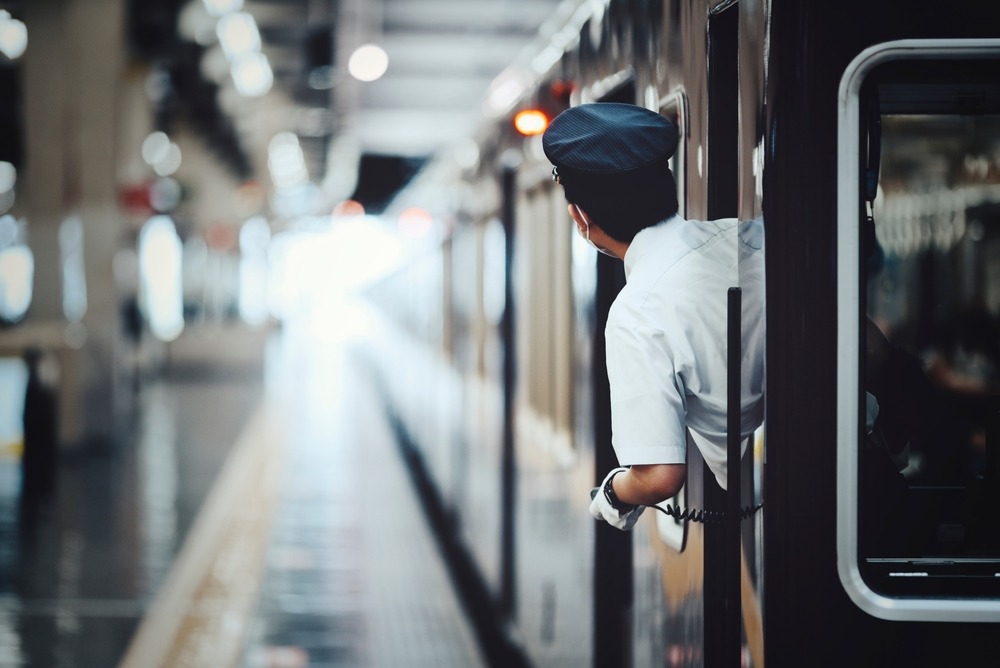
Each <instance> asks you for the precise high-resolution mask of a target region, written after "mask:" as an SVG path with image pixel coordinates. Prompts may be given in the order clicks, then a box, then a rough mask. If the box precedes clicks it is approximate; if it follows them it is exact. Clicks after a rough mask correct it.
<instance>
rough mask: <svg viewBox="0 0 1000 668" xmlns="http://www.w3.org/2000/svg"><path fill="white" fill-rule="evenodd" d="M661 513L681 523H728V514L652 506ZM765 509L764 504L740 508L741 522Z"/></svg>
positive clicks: (699, 509) (668, 505) (677, 507)
mask: <svg viewBox="0 0 1000 668" xmlns="http://www.w3.org/2000/svg"><path fill="white" fill-rule="evenodd" d="M652 507H653V508H656V509H657V510H659V511H660V512H661V513H664V514H666V515H669V516H670V517H673V518H674V519H676V520H679V521H681V522H685V521H686V522H701V523H703V524H721V523H722V522H725V521H726V513H724V512H721V511H717V510H702V509H701V508H681V507H680V506H673V505H670V504H667V505H666V506H652ZM763 507H764V504H763V503H758V504H756V505H752V506H743V507H742V508H740V520H741V521H742V520H745V519H747V518H748V517H750V516H752V515H754V514H755V513H756V512H757V511H758V510H760V509H761V508H763Z"/></svg>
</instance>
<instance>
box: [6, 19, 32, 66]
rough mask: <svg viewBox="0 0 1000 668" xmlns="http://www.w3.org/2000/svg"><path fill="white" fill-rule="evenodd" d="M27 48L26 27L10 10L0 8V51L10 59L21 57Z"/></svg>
mask: <svg viewBox="0 0 1000 668" xmlns="http://www.w3.org/2000/svg"><path fill="white" fill-rule="evenodd" d="M27 48H28V28H27V27H26V26H25V25H24V24H23V23H21V22H20V21H18V20H17V19H15V18H11V15H10V12H7V11H3V10H0V53H3V55H5V56H7V57H8V58H10V59H11V60H16V59H17V58H20V57H21V54H23V53H24V51H25V49H27Z"/></svg>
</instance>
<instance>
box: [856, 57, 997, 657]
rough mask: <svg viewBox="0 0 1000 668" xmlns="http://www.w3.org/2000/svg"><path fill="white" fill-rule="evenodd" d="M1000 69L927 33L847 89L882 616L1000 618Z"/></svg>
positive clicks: (859, 553) (866, 477)
mask: <svg viewBox="0 0 1000 668" xmlns="http://www.w3.org/2000/svg"><path fill="white" fill-rule="evenodd" d="M998 71H1000V41H998V40H934V41H932V40H924V41H915V40H914V41H903V42H890V43H886V44H881V45H877V46H874V47H871V48H870V49H868V50H866V51H865V52H863V53H862V54H861V55H859V56H858V57H857V58H856V59H855V60H854V62H853V63H852V64H851V65H850V66H849V67H848V69H847V71H846V73H845V74H844V78H843V80H842V83H841V89H840V96H839V100H840V108H839V113H840V116H839V135H838V141H839V148H838V160H839V170H838V173H839V179H840V180H839V183H838V201H839V205H838V285H839V290H840V293H839V295H838V362H839V367H838V376H837V387H838V403H837V407H838V420H837V426H838V432H837V475H838V480H837V495H838V498H837V510H838V515H837V552H838V560H837V563H838V569H839V573H840V579H841V583H842V585H843V587H844V589H845V590H846V591H847V593H848V594H849V596H850V597H851V599H852V600H853V601H854V603H855V604H856V605H857V606H859V607H860V608H861V609H863V610H865V611H866V612H867V613H869V614H870V615H872V616H874V617H878V618H882V619H889V620H902V621H943V622H985V621H992V622H997V621H1000V520H998V518H997V513H996V509H997V507H1000V505H998V504H1000V159H998V156H1000V83H998V79H997V76H996V73H997V72H998ZM956 626H960V625H951V628H955V627H956ZM980 628H982V627H980ZM943 632H947V631H943ZM951 651H954V652H955V653H956V654H955V658H954V664H953V665H958V663H961V662H962V660H961V656H962V654H961V651H962V648H961V647H953V648H952V649H951Z"/></svg>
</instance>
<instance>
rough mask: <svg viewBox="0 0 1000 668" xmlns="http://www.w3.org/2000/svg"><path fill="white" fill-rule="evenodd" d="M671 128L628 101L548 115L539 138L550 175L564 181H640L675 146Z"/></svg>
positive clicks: (674, 130)
mask: <svg viewBox="0 0 1000 668" xmlns="http://www.w3.org/2000/svg"><path fill="white" fill-rule="evenodd" d="M677 139H678V138H677V127H676V126H675V125H674V124H673V123H671V122H670V121H669V120H667V119H666V118H664V117H663V116H661V115H659V114H657V113H656V112H653V111H650V110H649V109H645V108H643V107H640V106H637V105H634V104H621V103H617V102H597V103H592V104H582V105H579V106H576V107H572V108H570V109H567V110H566V111H564V112H562V113H561V114H559V115H558V116H556V117H555V119H553V121H552V122H551V123H550V124H549V127H548V129H547V130H546V131H545V134H544V135H543V137H542V149H543V150H544V151H545V156H546V157H547V158H548V159H549V161H550V162H552V164H553V165H554V167H553V170H552V177H553V179H555V180H556V181H559V182H560V183H562V184H563V185H564V186H570V185H571V183H573V182H577V183H579V182H580V181H587V182H592V181H594V180H595V179H597V180H603V179H607V178H608V177H611V178H613V179H614V180H621V179H624V180H628V179H629V178H630V177H635V178H639V179H641V180H646V179H647V178H648V177H649V172H651V171H654V172H661V171H662V170H663V169H665V168H666V167H665V166H666V163H667V160H669V158H670V156H672V155H673V153H674V151H675V150H676V149H677Z"/></svg>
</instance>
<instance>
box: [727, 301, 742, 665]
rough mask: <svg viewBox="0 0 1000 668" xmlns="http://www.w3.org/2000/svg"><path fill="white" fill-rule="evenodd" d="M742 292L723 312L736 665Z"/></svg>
mask: <svg viewBox="0 0 1000 668" xmlns="http://www.w3.org/2000/svg"><path fill="white" fill-rule="evenodd" d="M742 305H743V291H742V290H741V289H740V288H729V295H728V313H727V321H728V322H727V333H728V336H727V355H726V356H727V360H726V363H727V367H728V376H727V386H726V389H727V396H726V402H727V405H726V477H727V485H726V487H727V490H726V524H725V530H726V539H725V546H726V548H725V549H726V558H725V559H723V561H722V563H723V564H724V565H725V569H726V572H725V575H724V578H725V587H726V622H725V629H726V630H725V639H726V640H725V644H726V651H725V656H726V657H727V660H726V665H728V666H738V665H740V648H741V646H742V635H743V634H742V628H741V618H740V614H741V613H740V593H741V592H740V549H741V547H740V524H741V520H740V502H741V501H742V496H743V494H742V489H741V484H740V483H741V480H742V477H743V476H742V475H740V469H741V462H742V459H743V453H742V452H741V447H740V446H741V445H742V441H743V438H742V430H743V425H742V422H743V420H742V414H743V410H742V406H743V400H742V397H741V394H742V388H741V385H742V373H741V364H742V361H743V345H742V344H743V332H742V323H741V315H742V310H743V308H742Z"/></svg>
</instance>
